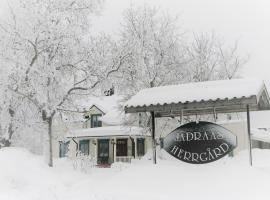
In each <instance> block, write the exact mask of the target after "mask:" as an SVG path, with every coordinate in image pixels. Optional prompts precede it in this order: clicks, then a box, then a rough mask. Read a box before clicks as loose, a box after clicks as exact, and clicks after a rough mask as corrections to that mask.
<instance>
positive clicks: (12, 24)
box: [0, 0, 127, 166]
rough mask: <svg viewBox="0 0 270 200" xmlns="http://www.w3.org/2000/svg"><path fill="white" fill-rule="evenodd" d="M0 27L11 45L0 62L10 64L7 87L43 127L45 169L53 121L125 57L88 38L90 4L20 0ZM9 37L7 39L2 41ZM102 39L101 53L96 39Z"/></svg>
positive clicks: (110, 46)
mask: <svg viewBox="0 0 270 200" xmlns="http://www.w3.org/2000/svg"><path fill="white" fill-rule="evenodd" d="M16 5H17V6H16V7H12V8H11V9H10V14H11V15H10V16H11V17H10V18H8V19H6V21H4V22H3V21H2V22H1V25H0V28H1V30H2V32H4V33H5V34H6V37H9V40H10V41H11V42H10V43H9V44H8V45H7V48H8V51H7V52H8V54H4V57H5V58H6V59H8V60H9V61H10V62H11V63H12V70H11V73H10V75H9V86H8V88H9V89H10V90H11V91H12V92H13V93H14V94H16V95H17V96H20V97H21V98H23V99H24V100H27V101H28V102H31V104H32V105H34V106H35V108H36V109H37V110H38V112H39V119H40V120H42V121H43V123H44V124H45V125H46V126H47V133H48V136H49V147H50V148H49V155H50V156H49V166H52V165H53V160H52V134H53V133H52V123H53V119H54V116H55V115H56V113H57V112H59V111H61V110H65V111H66V110H67V109H68V107H67V106H68V103H69V100H71V99H73V98H74V96H76V95H77V94H78V93H82V92H84V93H85V92H86V93H89V91H91V89H93V88H95V87H97V86H98V85H99V84H100V83H101V82H102V81H103V80H105V79H106V78H107V77H108V76H109V75H110V74H111V73H113V72H115V71H117V70H118V69H119V68H120V66H121V65H122V64H123V63H124V60H125V59H126V57H127V54H126V53H125V54H123V52H119V51H117V50H116V49H115V43H113V42H108V38H105V37H100V38H99V39H96V38H93V37H91V36H90V35H89V30H90V22H89V20H90V19H89V16H90V15H91V14H95V13H96V11H98V10H99V6H100V2H99V1H95V0H91V1H90V0H77V1H74V0H58V1H50V0H20V1H19V2H18V4H16ZM7 35H8V36H7ZM104 39H106V40H107V43H106V44H107V45H106V47H107V48H108V49H107V48H106V49H104V47H102V48H100V46H99V45H98V44H99V42H97V40H104Z"/></svg>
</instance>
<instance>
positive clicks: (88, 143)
mask: <svg viewBox="0 0 270 200" xmlns="http://www.w3.org/2000/svg"><path fill="white" fill-rule="evenodd" d="M82 145H86V146H87V152H82ZM79 151H80V153H82V154H83V155H86V156H88V155H89V154H90V140H87V139H85V140H80V141H79Z"/></svg>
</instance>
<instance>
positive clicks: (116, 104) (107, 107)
mask: <svg viewBox="0 0 270 200" xmlns="http://www.w3.org/2000/svg"><path fill="white" fill-rule="evenodd" d="M123 102H124V98H123V96H120V95H112V96H100V97H97V96H83V97H82V98H80V99H78V100H75V102H74V105H73V106H74V107H75V108H76V109H78V110H80V113H71V114H69V113H63V116H64V120H65V122H82V121H85V119H84V114H83V112H87V111H89V109H90V108H92V107H93V106H96V107H97V108H98V109H99V110H100V111H101V112H102V113H103V114H104V115H103V116H102V117H101V118H100V119H101V120H102V121H103V122H105V123H106V124H107V125H120V124H122V123H123V121H124V117H125V115H124V114H125V113H124V110H123V106H122V104H123Z"/></svg>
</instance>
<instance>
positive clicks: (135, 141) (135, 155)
mask: <svg viewBox="0 0 270 200" xmlns="http://www.w3.org/2000/svg"><path fill="white" fill-rule="evenodd" d="M134 146H135V147H134V149H135V152H134V157H135V159H136V158H137V157H138V154H137V138H136V137H134Z"/></svg>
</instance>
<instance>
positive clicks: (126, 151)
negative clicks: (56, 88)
mask: <svg viewBox="0 0 270 200" xmlns="http://www.w3.org/2000/svg"><path fill="white" fill-rule="evenodd" d="M121 101H122V97H121V96H117V95H112V96H103V97H91V98H87V99H83V100H80V101H79V102H78V103H79V104H80V106H81V108H82V109H83V110H84V111H85V112H84V113H82V114H80V119H79V120H77V121H76V120H73V121H72V122H70V121H69V122H66V123H65V124H67V126H66V129H65V131H62V136H61V137H58V140H56V142H55V145H54V146H55V151H54V152H55V155H59V157H64V156H66V155H67V154H69V155H70V156H76V155H77V154H78V152H80V153H81V154H84V155H89V156H91V157H93V158H96V159H97V163H98V164H111V163H113V162H117V161H121V162H130V161H131V159H133V158H140V157H142V156H143V155H144V154H145V152H146V151H147V149H148V148H149V147H150V144H151V142H150V141H151V140H150V137H149V136H150V135H149V134H147V133H146V132H145V131H144V129H143V128H140V127H134V126H132V127H131V126H123V125H122V124H123V120H124V112H122V111H121V109H119V108H120V105H121ZM60 135H61V134H60ZM57 145H58V147H57ZM68 151H69V152H68Z"/></svg>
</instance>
